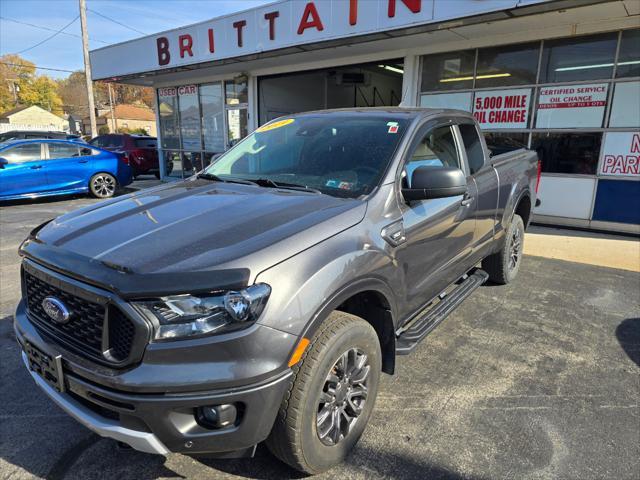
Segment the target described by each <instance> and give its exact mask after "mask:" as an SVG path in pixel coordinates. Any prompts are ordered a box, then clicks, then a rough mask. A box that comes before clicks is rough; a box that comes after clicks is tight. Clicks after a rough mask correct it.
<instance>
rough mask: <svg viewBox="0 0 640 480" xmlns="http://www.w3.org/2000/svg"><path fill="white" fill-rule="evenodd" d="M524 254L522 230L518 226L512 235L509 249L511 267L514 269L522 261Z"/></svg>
mask: <svg viewBox="0 0 640 480" xmlns="http://www.w3.org/2000/svg"><path fill="white" fill-rule="evenodd" d="M521 254H522V232H520V229H518V228H516V229H515V231H514V232H513V235H512V236H511V249H510V251H509V269H510V270H514V269H515V268H516V267H517V266H518V263H519V262H520V256H521Z"/></svg>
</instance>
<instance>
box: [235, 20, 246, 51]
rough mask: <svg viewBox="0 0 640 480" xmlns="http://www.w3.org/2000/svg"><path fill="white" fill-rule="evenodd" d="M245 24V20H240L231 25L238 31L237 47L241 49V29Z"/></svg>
mask: <svg viewBox="0 0 640 480" xmlns="http://www.w3.org/2000/svg"><path fill="white" fill-rule="evenodd" d="M246 24H247V21H246V20H240V21H238V22H235V23H234V24H233V28H235V29H236V30H237V31H238V46H239V47H242V29H243V27H244V26H245V25H246Z"/></svg>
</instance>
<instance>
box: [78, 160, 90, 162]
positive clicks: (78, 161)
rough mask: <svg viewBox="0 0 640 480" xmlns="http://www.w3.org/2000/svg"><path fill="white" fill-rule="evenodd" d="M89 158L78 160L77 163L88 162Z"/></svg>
mask: <svg viewBox="0 0 640 480" xmlns="http://www.w3.org/2000/svg"><path fill="white" fill-rule="evenodd" d="M88 162H89V160H78V163H88Z"/></svg>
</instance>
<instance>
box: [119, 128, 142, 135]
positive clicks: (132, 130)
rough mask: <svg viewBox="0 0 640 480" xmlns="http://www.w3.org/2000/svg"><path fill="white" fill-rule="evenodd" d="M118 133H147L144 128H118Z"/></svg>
mask: <svg viewBox="0 0 640 480" xmlns="http://www.w3.org/2000/svg"><path fill="white" fill-rule="evenodd" d="M118 133H131V134H133V135H149V133H148V132H147V131H146V130H145V129H144V128H118Z"/></svg>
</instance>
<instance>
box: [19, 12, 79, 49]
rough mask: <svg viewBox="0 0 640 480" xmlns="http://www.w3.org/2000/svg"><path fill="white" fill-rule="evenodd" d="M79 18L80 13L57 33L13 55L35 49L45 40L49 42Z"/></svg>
mask: <svg viewBox="0 0 640 480" xmlns="http://www.w3.org/2000/svg"><path fill="white" fill-rule="evenodd" d="M78 18H80V15H78V16H77V17H75V18H74V19H73V20H71V21H70V22H69V23H67V24H66V25H65V26H64V27H62V28H61V29H60V30H57V31H56V33H54V34H53V35H50V36H48V37H47V38H45V39H44V40H42V41H41V42H38V43H36V44H35V45H32V46H31V47H29V48H25V49H24V50H20V51H19V52H15V53H14V54H13V55H20V54H22V53H24V52H28V51H29V50H33V49H34V48H36V47H39V46H40V45H42V44H43V43H45V42H48V41H49V40H51V39H52V38H53V37H55V36H57V35H59V34H61V33H62V32H63V31H64V30H66V29H67V28H68V27H70V26H71V24H72V23H74V22H75V21H76V20H78Z"/></svg>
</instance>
